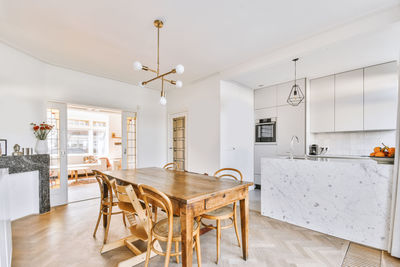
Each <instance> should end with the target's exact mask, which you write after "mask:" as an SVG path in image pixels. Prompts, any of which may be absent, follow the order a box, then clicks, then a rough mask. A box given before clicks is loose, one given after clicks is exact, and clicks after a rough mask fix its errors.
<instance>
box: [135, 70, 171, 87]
mask: <svg viewBox="0 0 400 267" xmlns="http://www.w3.org/2000/svg"><path fill="white" fill-rule="evenodd" d="M171 73H176V70H175V69H173V70H170V71H168V72H166V73H164V74H161V75H158V76H157V77H154V78H153V79H150V80H148V81H145V82H142V84H143V85H146V84H148V83H149V82H152V81H154V80H157V79H160V78H163V77H164V76H167V75H169V74H171Z"/></svg>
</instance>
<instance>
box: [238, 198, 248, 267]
mask: <svg viewBox="0 0 400 267" xmlns="http://www.w3.org/2000/svg"><path fill="white" fill-rule="evenodd" d="M240 222H241V227H242V251H243V259H244V260H247V258H248V250H249V248H248V244H249V192H248V191H247V192H246V196H245V198H244V199H242V200H240Z"/></svg>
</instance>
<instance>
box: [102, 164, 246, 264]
mask: <svg viewBox="0 0 400 267" xmlns="http://www.w3.org/2000/svg"><path fill="white" fill-rule="evenodd" d="M103 173H104V174H105V175H107V176H108V177H109V178H110V179H116V181H117V183H118V184H131V185H132V186H133V188H134V189H135V191H136V193H137V194H138V197H139V198H140V194H139V191H138V187H137V186H138V185H139V184H146V185H149V186H152V187H154V188H156V189H158V190H160V191H161V192H163V193H164V194H166V195H167V196H168V197H169V198H170V200H171V203H172V207H173V210H174V214H175V215H178V216H180V221H181V236H182V239H181V240H182V241H181V242H182V266H192V257H193V234H192V233H193V223H194V219H195V218H196V217H198V216H200V215H202V214H204V213H206V212H209V211H212V210H215V209H218V208H221V207H223V206H226V205H228V204H231V203H233V202H236V201H240V220H241V233H242V252H243V259H244V260H247V258H248V239H249V196H248V192H249V186H251V185H253V183H251V182H239V181H235V180H229V179H218V178H217V177H213V176H208V175H203V174H198V173H191V172H186V171H175V170H166V169H163V168H138V169H127V170H115V171H104V172H103ZM105 221H107V220H105Z"/></svg>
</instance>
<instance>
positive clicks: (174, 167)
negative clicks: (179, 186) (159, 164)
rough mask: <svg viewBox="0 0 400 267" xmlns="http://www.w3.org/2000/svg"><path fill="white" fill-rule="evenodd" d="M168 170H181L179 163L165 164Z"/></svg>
mask: <svg viewBox="0 0 400 267" xmlns="http://www.w3.org/2000/svg"><path fill="white" fill-rule="evenodd" d="M163 168H164V169H166V170H179V163H177V162H170V163H167V164H165V165H164V166H163Z"/></svg>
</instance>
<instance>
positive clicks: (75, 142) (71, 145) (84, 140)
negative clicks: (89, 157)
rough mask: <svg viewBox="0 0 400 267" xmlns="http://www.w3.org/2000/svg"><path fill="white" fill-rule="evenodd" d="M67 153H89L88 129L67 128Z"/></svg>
mask: <svg viewBox="0 0 400 267" xmlns="http://www.w3.org/2000/svg"><path fill="white" fill-rule="evenodd" d="M67 149H68V153H69V154H88V153H89V131H88V130H86V131H85V130H68V148H67Z"/></svg>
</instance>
